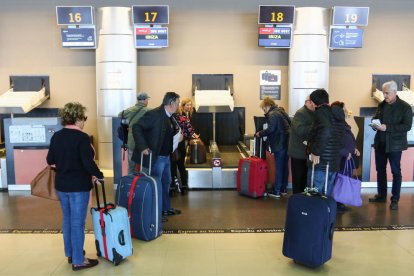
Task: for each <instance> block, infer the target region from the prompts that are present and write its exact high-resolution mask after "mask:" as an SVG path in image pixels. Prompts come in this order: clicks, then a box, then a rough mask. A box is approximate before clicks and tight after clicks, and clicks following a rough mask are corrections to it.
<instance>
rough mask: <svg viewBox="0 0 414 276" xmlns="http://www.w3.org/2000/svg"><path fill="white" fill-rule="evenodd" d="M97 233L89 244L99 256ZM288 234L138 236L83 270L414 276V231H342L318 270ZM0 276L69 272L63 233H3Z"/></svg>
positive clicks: (237, 275) (228, 275)
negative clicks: (117, 260)
mask: <svg viewBox="0 0 414 276" xmlns="http://www.w3.org/2000/svg"><path fill="white" fill-rule="evenodd" d="M93 239H94V238H93V235H92V234H87V235H86V242H85V248H86V252H87V256H88V257H93V255H94V252H95V249H94V241H93ZM282 241H283V234H282V233H273V234H196V235H191V234H182V235H180V234H170V235H163V236H161V237H159V238H158V239H156V240H154V241H151V242H142V241H138V240H134V244H133V246H134V254H133V256H131V257H129V258H128V259H127V260H126V261H124V262H123V263H121V264H120V265H119V266H116V267H115V266H113V265H112V264H111V263H109V262H107V261H105V260H100V263H99V265H98V266H97V267H94V268H91V269H87V270H83V271H80V272H76V273H78V274H82V275H140V276H146V275H180V276H184V275H191V276H195V275H197V276H198V275H223V276H232V275H235V276H243V275H246V276H247V275H249V276H250V275H255V276H256V275H257V276H259V275H260V276H266V275H313V274H318V275H372V276H374V275H393V276H397V275H398V276H399V275H413V270H414V262H413V260H414V232H413V231H410V230H402V231H362V232H349V231H348V232H344V231H341V232H336V233H335V237H334V247H333V258H332V259H331V260H330V261H329V262H327V263H326V264H325V265H323V266H322V267H320V268H318V269H309V268H306V267H303V266H300V265H297V264H295V263H293V261H291V260H290V259H287V258H285V257H284V256H283V255H282V252H281V251H282V250H281V248H282ZM0 247H1V250H0V275H69V274H72V273H74V272H72V270H71V266H70V265H69V264H68V263H67V260H66V258H65V257H64V255H63V244H62V235H61V234H1V235H0Z"/></svg>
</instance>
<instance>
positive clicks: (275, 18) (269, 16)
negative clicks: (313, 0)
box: [259, 5, 295, 24]
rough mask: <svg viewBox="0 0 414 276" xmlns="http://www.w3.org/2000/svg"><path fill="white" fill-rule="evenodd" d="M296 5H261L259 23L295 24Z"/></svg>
mask: <svg viewBox="0 0 414 276" xmlns="http://www.w3.org/2000/svg"><path fill="white" fill-rule="evenodd" d="M294 21H295V6H266V5H260V6H259V24H293V22H294Z"/></svg>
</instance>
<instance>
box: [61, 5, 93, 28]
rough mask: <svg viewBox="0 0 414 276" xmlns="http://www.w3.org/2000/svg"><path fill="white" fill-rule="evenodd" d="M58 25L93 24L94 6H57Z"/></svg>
mask: <svg viewBox="0 0 414 276" xmlns="http://www.w3.org/2000/svg"><path fill="white" fill-rule="evenodd" d="M56 18H57V24H58V25H93V7H92V6H79V7H63V6H57V7H56Z"/></svg>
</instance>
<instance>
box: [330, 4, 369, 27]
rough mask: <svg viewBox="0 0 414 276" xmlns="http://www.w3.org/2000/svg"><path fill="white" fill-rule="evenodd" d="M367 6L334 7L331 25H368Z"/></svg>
mask: <svg viewBox="0 0 414 276" xmlns="http://www.w3.org/2000/svg"><path fill="white" fill-rule="evenodd" d="M368 15H369V7H334V8H333V18H332V25H345V26H368Z"/></svg>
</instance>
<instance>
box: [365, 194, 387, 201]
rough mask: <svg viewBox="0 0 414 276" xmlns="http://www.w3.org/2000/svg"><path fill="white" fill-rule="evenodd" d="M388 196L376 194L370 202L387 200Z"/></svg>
mask: <svg viewBox="0 0 414 276" xmlns="http://www.w3.org/2000/svg"><path fill="white" fill-rule="evenodd" d="M386 201H387V198H386V197H382V196H379V195H375V196H374V197H371V198H370V199H369V202H386Z"/></svg>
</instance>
